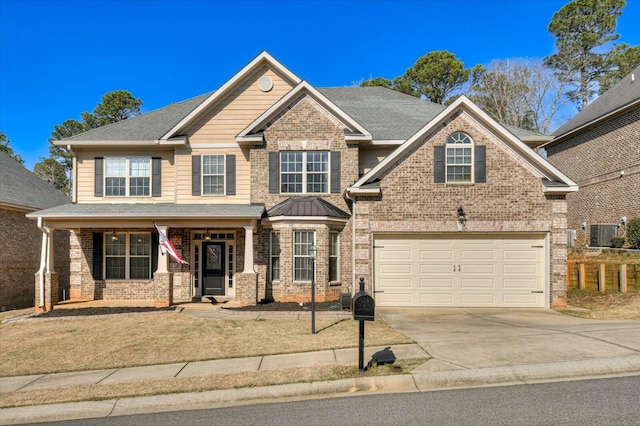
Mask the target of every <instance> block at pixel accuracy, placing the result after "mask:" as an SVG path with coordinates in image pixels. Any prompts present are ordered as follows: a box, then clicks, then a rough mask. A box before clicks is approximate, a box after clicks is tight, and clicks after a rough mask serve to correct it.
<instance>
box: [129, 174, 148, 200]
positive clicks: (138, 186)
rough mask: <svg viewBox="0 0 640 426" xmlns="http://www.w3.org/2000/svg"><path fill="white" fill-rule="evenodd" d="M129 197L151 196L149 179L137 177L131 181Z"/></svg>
mask: <svg viewBox="0 0 640 426" xmlns="http://www.w3.org/2000/svg"><path fill="white" fill-rule="evenodd" d="M129 195H130V196H132V197H135V196H148V195H149V178H148V177H137V178H133V177H132V178H131V179H130V180H129Z"/></svg>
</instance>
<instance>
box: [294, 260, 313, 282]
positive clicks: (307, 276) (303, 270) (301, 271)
mask: <svg viewBox="0 0 640 426" xmlns="http://www.w3.org/2000/svg"><path fill="white" fill-rule="evenodd" d="M294 263H295V264H294V268H295V273H294V280H295V281H311V260H309V258H308V257H296V258H295V262H294Z"/></svg>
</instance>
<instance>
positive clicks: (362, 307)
mask: <svg viewBox="0 0 640 426" xmlns="http://www.w3.org/2000/svg"><path fill="white" fill-rule="evenodd" d="M351 311H352V312H353V319H354V320H358V321H360V332H359V342H358V369H359V370H360V372H361V373H363V372H364V322H365V321H375V316H376V302H375V301H374V300H373V297H371V295H370V294H369V293H367V292H366V291H364V278H360V291H359V292H357V293H356V294H355V295H354V296H353V301H352V303H351Z"/></svg>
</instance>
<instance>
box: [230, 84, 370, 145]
mask: <svg viewBox="0 0 640 426" xmlns="http://www.w3.org/2000/svg"><path fill="white" fill-rule="evenodd" d="M305 96H309V97H310V98H311V99H313V100H314V101H316V102H317V103H318V104H319V105H320V106H321V107H322V108H324V109H325V110H326V111H327V112H328V113H329V114H331V115H332V116H333V117H334V118H335V119H337V120H338V121H339V122H340V123H341V124H342V125H343V126H344V127H345V129H346V130H347V131H348V132H350V133H351V134H350V135H349V138H350V139H352V140H353V139H359V140H366V141H371V139H372V136H371V133H370V132H369V131H368V130H367V129H365V128H364V127H363V126H362V125H361V124H360V123H358V122H357V121H356V120H354V119H353V118H351V116H349V114H347V113H346V112H344V111H343V110H342V109H341V108H339V107H338V106H337V105H336V104H335V103H333V102H332V101H331V100H329V98H327V97H326V96H324V95H323V94H322V93H320V92H319V91H318V90H317V89H315V88H314V87H313V86H312V85H311V84H309V83H308V82H306V81H301V82H300V83H299V84H298V85H297V86H296V87H294V88H293V89H292V90H291V91H290V92H289V93H287V94H286V95H285V96H283V97H282V98H281V99H280V100H279V101H278V102H276V103H275V104H273V106H271V108H269V109H268V110H266V111H265V112H264V113H263V114H261V115H260V116H259V117H258V118H256V119H255V120H254V121H253V122H252V123H251V124H249V125H248V126H247V127H245V129H244V130H242V131H241V132H240V133H239V134H238V136H236V140H237V141H238V142H243V141H251V140H253V137H254V136H255V135H256V134H260V133H262V132H263V131H264V130H265V129H266V128H268V127H269V126H270V125H271V124H272V123H273V122H275V121H277V119H278V118H279V117H280V116H281V115H282V114H283V113H285V112H287V111H288V110H290V109H291V108H293V107H294V106H295V105H296V104H297V103H298V102H299V101H300V100H301V99H302V98H303V97H305Z"/></svg>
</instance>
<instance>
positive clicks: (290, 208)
mask: <svg viewBox="0 0 640 426" xmlns="http://www.w3.org/2000/svg"><path fill="white" fill-rule="evenodd" d="M267 216H269V217H276V216H289V217H291V216H320V217H333V218H338V219H349V217H351V216H350V215H349V214H348V213H345V212H344V211H342V210H340V209H339V208H338V207H336V206H334V205H333V204H331V203H329V202H328V201H326V200H323V199H322V198H320V197H291V198H287V199H286V200H284V201H282V202H281V203H279V204H277V205H275V206H273V207H272V208H270V209H269V210H268V211H267Z"/></svg>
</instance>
